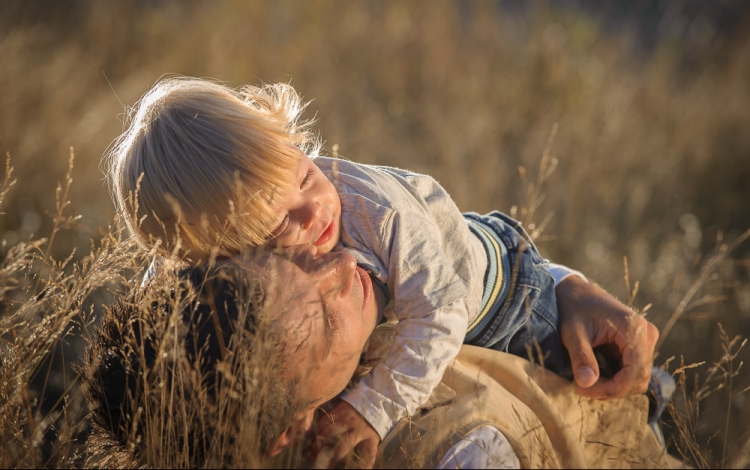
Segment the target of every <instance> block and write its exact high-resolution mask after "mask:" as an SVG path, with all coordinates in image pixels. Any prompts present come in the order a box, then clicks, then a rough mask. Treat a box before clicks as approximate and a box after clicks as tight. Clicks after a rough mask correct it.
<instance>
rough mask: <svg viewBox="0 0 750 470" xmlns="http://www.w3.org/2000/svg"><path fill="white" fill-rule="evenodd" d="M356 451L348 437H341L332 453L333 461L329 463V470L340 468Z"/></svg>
mask: <svg viewBox="0 0 750 470" xmlns="http://www.w3.org/2000/svg"><path fill="white" fill-rule="evenodd" d="M353 450H354V446H353V445H352V444H350V443H349V441H348V440H347V439H346V437H345V436H344V437H341V438H340V439H339V441H338V443H337V444H336V445H335V446H334V447H333V450H332V452H331V459H330V461H329V463H328V468H335V467H338V466H340V464H341V463H342V462H344V459H346V458H347V457H348V456H349V455H350V454H351V453H352V451H353Z"/></svg>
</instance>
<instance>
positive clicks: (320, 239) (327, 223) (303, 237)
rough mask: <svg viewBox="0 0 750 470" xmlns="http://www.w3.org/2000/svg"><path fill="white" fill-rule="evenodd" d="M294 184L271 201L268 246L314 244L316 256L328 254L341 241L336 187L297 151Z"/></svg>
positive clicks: (339, 208)
mask: <svg viewBox="0 0 750 470" xmlns="http://www.w3.org/2000/svg"><path fill="white" fill-rule="evenodd" d="M300 155H301V156H302V157H301V158H300V166H299V170H298V171H297V180H296V184H295V185H293V186H292V187H290V188H286V189H285V190H281V191H279V196H277V197H276V198H275V200H274V208H275V209H276V214H277V217H278V219H277V223H276V224H275V225H274V227H273V228H272V229H271V235H270V236H269V239H268V240H269V241H268V244H269V245H270V246H272V247H277V248H281V247H289V246H295V245H308V244H313V245H315V247H316V248H317V251H318V254H324V253H328V252H330V251H331V250H332V249H333V247H334V246H336V244H337V243H338V242H339V238H341V201H340V200H339V195H338V193H337V192H336V188H335V187H334V186H333V184H332V183H331V182H330V181H329V180H328V178H326V177H325V175H324V174H323V172H322V171H320V169H319V168H318V167H317V165H315V163H313V161H312V160H311V159H310V157H308V156H307V155H305V154H304V153H303V152H301V151H300Z"/></svg>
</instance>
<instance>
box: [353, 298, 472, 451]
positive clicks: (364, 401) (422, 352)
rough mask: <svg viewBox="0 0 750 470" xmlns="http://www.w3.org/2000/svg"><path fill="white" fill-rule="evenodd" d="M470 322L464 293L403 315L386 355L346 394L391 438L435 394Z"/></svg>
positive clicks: (381, 435)
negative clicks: (425, 311) (437, 306)
mask: <svg viewBox="0 0 750 470" xmlns="http://www.w3.org/2000/svg"><path fill="white" fill-rule="evenodd" d="M467 323H468V313H467V310H466V304H465V302H464V300H463V299H460V300H458V301H455V302H453V303H451V304H448V305H446V306H445V307H442V308H440V309H436V310H433V311H431V312H429V313H428V314H427V315H425V316H423V317H419V318H406V319H403V320H402V321H400V322H398V324H397V325H396V331H395V334H394V340H393V345H392V346H391V347H390V349H389V350H388V353H387V354H386V356H385V358H384V359H383V360H382V361H380V362H379V363H378V364H377V365H375V367H373V369H372V370H371V371H370V372H369V373H368V374H367V375H365V376H364V377H362V378H361V379H360V381H359V382H358V383H357V384H356V385H355V386H354V388H353V389H352V390H350V391H348V392H346V393H345V394H344V395H343V396H342V397H341V398H342V399H343V400H345V401H346V402H347V403H349V404H350V405H352V407H354V408H355V409H356V410H357V411H359V412H360V413H361V414H362V416H363V417H364V418H365V419H366V420H367V421H368V422H369V423H370V425H372V427H373V428H374V429H375V430H376V431H377V432H378V434H379V435H380V438H381V439H383V438H385V436H386V434H388V432H389V431H390V430H391V429H393V427H394V426H395V425H396V423H398V421H399V420H401V419H402V418H405V417H407V416H411V415H412V414H414V412H415V411H416V410H417V408H418V407H419V406H420V405H422V404H424V403H425V402H426V401H427V400H428V399H429V397H430V394H431V393H432V390H433V389H434V388H435V386H436V385H437V384H438V383H439V382H440V380H441V379H442V377H443V373H445V368H446V367H447V366H448V364H449V363H450V361H451V360H453V359H454V358H455V357H456V355H457V354H458V351H459V349H460V348H461V344H462V343H463V338H464V336H465V332H466V326H467Z"/></svg>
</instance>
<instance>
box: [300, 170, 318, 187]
mask: <svg viewBox="0 0 750 470" xmlns="http://www.w3.org/2000/svg"><path fill="white" fill-rule="evenodd" d="M313 174H315V169H314V168H310V169H309V170H307V174H306V175H305V178H304V179H303V180H302V183H301V184H300V185H299V188H300V189H305V188H306V187H307V186H308V185H309V184H310V180H311V179H312V176H313Z"/></svg>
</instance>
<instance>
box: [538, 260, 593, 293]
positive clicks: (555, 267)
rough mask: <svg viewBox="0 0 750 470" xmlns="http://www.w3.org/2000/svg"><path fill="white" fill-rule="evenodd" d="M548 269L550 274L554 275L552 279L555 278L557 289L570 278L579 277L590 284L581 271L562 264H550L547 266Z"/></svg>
mask: <svg viewBox="0 0 750 470" xmlns="http://www.w3.org/2000/svg"><path fill="white" fill-rule="evenodd" d="M547 269H548V270H549V272H550V274H552V277H553V278H555V287H557V285H558V284H560V283H561V282H562V281H563V280H565V279H566V278H567V277H568V276H578V277H580V278H581V279H583V280H584V281H586V282H588V279H586V276H584V275H583V274H582V273H581V272H580V271H576V270H574V269H570V268H568V267H567V266H563V265H562V264H555V263H550V264H549V266H547Z"/></svg>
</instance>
